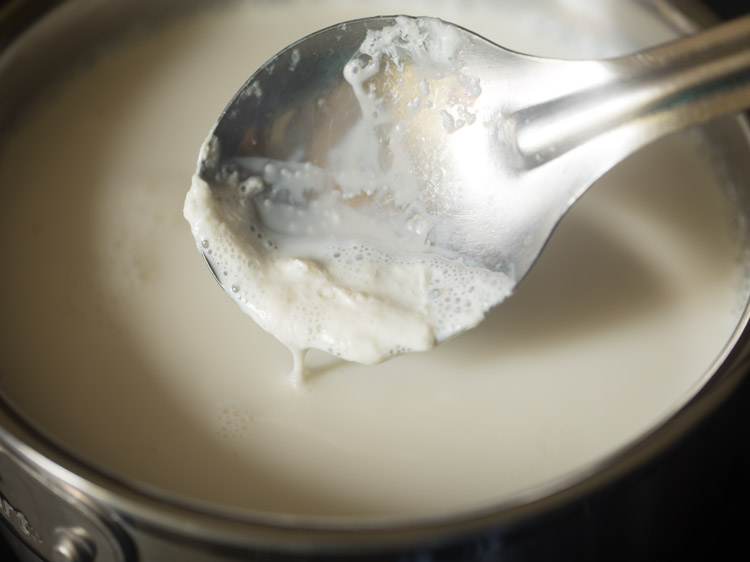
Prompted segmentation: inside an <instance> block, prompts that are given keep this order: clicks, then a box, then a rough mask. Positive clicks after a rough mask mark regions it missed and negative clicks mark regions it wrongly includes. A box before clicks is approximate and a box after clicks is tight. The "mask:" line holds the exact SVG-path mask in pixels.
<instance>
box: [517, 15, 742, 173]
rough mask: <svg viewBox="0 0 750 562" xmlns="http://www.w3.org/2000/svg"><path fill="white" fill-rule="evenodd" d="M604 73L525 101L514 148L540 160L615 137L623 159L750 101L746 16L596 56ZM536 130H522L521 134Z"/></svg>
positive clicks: (580, 62) (587, 62) (737, 108)
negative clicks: (535, 101)
mask: <svg viewBox="0 0 750 562" xmlns="http://www.w3.org/2000/svg"><path fill="white" fill-rule="evenodd" d="M576 64H578V65H584V64H586V65H591V64H600V65H601V68H599V69H598V70H599V71H600V72H601V73H604V74H605V75H606V76H607V77H608V78H607V79H606V80H603V81H602V83H600V84H597V85H595V86H593V87H588V88H585V89H583V90H579V91H576V92H573V93H570V94H567V95H565V96H563V97H559V98H556V99H553V100H550V101H547V102H543V103H542V104H540V105H537V106H535V107H533V108H532V109H533V112H534V114H535V115H536V116H539V118H538V119H533V120H532V123H531V124H530V129H533V131H532V130H527V131H525V132H526V133H527V134H525V135H524V136H523V137H521V138H519V140H520V141H521V143H520V146H519V148H520V149H521V151H522V152H523V153H525V154H527V155H534V157H535V158H534V160H535V163H536V165H539V164H543V163H545V162H548V161H550V160H552V159H554V158H557V157H558V156H560V155H562V154H565V153H566V152H568V151H570V150H572V149H573V148H576V147H578V146H580V145H582V144H585V143H587V142H588V141H592V140H595V139H597V140H602V141H606V138H605V137H606V135H609V136H610V138H613V139H614V138H615V137H616V143H613V144H616V145H618V146H617V149H616V152H618V153H619V155H618V156H617V157H616V158H617V159H620V158H623V157H624V156H626V155H627V154H629V153H632V152H634V151H635V150H637V149H638V148H640V147H642V146H644V145H646V144H648V143H649V142H651V141H653V140H656V139H657V138H660V137H663V136H666V135H668V134H670V133H673V132H676V131H678V130H680V129H684V128H686V127H689V126H691V125H695V124H699V123H704V122H706V121H709V120H711V119H713V118H715V117H719V116H721V115H727V114H731V113H736V112H739V111H741V110H742V109H746V108H750V16H745V17H742V18H738V19H736V20H733V21H730V22H728V23H725V24H721V25H718V26H716V27H713V28H711V29H708V30H706V31H703V32H701V33H696V34H694V35H690V36H687V37H685V38H682V39H678V40H676V41H673V42H670V43H667V44H664V45H660V46H658V47H654V48H651V49H648V50H645V51H641V52H639V53H636V54H633V55H628V56H624V57H619V58H614V59H608V60H604V61H600V62H599V63H596V62H592V61H577V62H573V65H576ZM532 132H533V133H536V134H528V133H532Z"/></svg>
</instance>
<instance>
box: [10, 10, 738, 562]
mask: <svg viewBox="0 0 750 562" xmlns="http://www.w3.org/2000/svg"><path fill="white" fill-rule="evenodd" d="M198 4H200V2H197V1H194V0H193V1H180V0H165V1H162V2H158V3H157V2H147V1H145V0H143V1H137V2H136V1H133V2H127V3H126V2H112V1H107V0H70V1H67V2H64V1H63V2H50V3H49V4H45V5H40V4H33V5H32V3H27V4H18V5H17V6H15V7H14V6H13V5H10V4H8V5H7V6H9V8H7V9H6V12H2V11H0V18H4V19H0V35H2V42H1V43H0V47H3V49H4V50H3V51H2V53H0V84H2V87H0V131H2V130H4V129H5V128H6V127H8V126H9V125H10V124H11V123H12V121H13V119H14V115H15V114H16V110H17V108H18V107H20V106H21V105H22V104H23V103H24V101H25V100H26V99H28V98H29V97H30V96H31V95H32V94H33V93H35V92H38V91H39V90H40V89H42V88H43V87H44V86H45V84H47V83H48V81H49V80H51V79H54V78H55V76H56V75H58V74H59V73H60V72H64V70H65V69H66V68H68V67H69V66H70V65H71V64H73V63H74V62H75V60H76V58H77V57H78V56H79V55H80V53H82V52H86V51H88V50H90V49H93V48H96V46H97V45H99V44H101V43H102V42H104V41H105V40H107V39H108V38H109V37H110V36H112V35H113V34H117V33H119V32H120V31H122V30H123V29H127V28H128V27H129V26H131V25H133V24H136V23H139V22H142V21H156V20H159V19H161V18H165V17H168V16H169V15H170V14H172V13H173V12H176V11H182V10H186V9H191V8H192V7H193V6H195V5H198ZM651 4H652V7H653V9H654V10H658V11H660V12H661V14H662V17H665V18H669V19H671V20H672V21H673V22H675V25H677V26H681V27H682V28H683V29H691V28H693V26H696V25H699V24H700V23H701V21H699V20H702V18H704V17H705V16H706V15H705V13H704V12H703V10H702V9H701V8H700V7H699V6H698V5H697V4H694V3H692V2H664V1H658V0H655V1H654V2H652V3H651ZM18 6H23V10H21V11H19V9H18ZM19 14H20V15H19ZM706 134H707V135H709V136H710V137H711V138H713V139H715V142H716V144H717V145H719V146H721V147H722V151H723V152H724V155H725V157H726V158H727V159H728V160H729V161H734V162H737V166H734V167H733V169H732V174H734V176H735V177H734V178H733V181H734V183H735V184H736V185H738V186H742V188H741V189H740V191H739V192H738V199H737V203H738V205H740V206H741V208H742V209H744V214H745V216H748V217H750V159H749V158H748V155H750V146H749V145H748V139H749V138H750V136H749V133H748V128H747V126H746V124H745V122H744V121H741V120H739V119H732V120H726V121H722V122H720V123H717V124H715V125H712V126H711V127H710V128H708V129H707V131H706ZM744 322H745V323H747V312H746V314H745V317H744ZM749 338H750V329H746V330H745V331H744V332H743V333H742V334H738V336H737V339H736V341H733V342H730V343H731V345H730V347H729V348H728V350H727V353H726V354H725V356H723V357H722V358H721V359H720V360H719V361H718V362H717V364H716V371H715V374H714V376H713V377H712V378H711V380H710V382H709V383H708V384H707V385H706V386H705V387H704V388H703V389H702V390H701V391H700V392H699V393H698V394H697V395H696V396H695V397H694V399H693V400H691V402H690V403H689V404H688V405H687V407H685V408H684V409H683V410H682V411H680V412H679V413H678V414H677V415H675V416H674V417H673V418H672V419H670V420H669V421H668V422H667V423H666V424H664V425H663V426H662V427H659V428H658V429H657V430H656V431H655V432H653V433H652V434H650V435H648V436H647V437H646V438H645V439H643V440H641V441H640V442H638V443H637V444H635V445H634V446H632V447H631V448H630V449H629V450H627V451H625V452H623V453H621V454H619V455H618V456H617V457H616V458H614V459H611V460H609V461H607V462H606V463H605V464H603V465H602V466H599V467H598V468H597V470H596V471H595V472H592V473H587V474H584V475H580V478H579V479H577V480H576V481H573V482H570V485H569V486H568V487H566V488H564V489H559V490H557V491H555V492H554V493H551V494H550V495H547V496H545V497H541V498H535V499H533V500H530V501H528V502H516V503H513V504H506V505H502V506H498V507H497V508H495V509H491V510H485V511H482V512H475V513H465V514H461V515H456V516H454V517H448V518H441V519H435V520H425V521H414V522H412V523H410V524H393V525H389V524H377V525H367V526H366V525H356V524H346V523H337V524H332V523H330V522H328V523H326V522H320V523H310V522H309V521H305V522H303V523H300V522H299V521H295V520H293V519H279V518H273V519H271V518H267V519H266V518H261V517H251V516H248V515H247V514H246V513H243V512H240V511H232V510H219V509H217V508H215V507H210V506H206V505H201V504H198V503H196V502H192V501H188V500H186V499H184V498H179V497H173V496H168V495H167V494H165V493H163V492H160V491H158V490H151V489H147V488H145V487H143V486H140V485H138V484H136V483H134V482H128V481H126V480H123V479H120V478H116V477H113V476H111V475H109V474H106V473H104V472H100V471H98V470H96V469H95V468H93V467H92V466H90V465H88V464H87V463H86V462H84V461H82V460H81V459H78V458H76V457H74V456H73V455H71V454H70V453H69V452H67V451H66V450H65V449H64V448H62V447H60V446H59V445H57V444H54V443H51V442H49V441H48V440H47V439H45V438H44V437H43V436H42V435H41V434H40V433H38V432H37V431H36V430H35V429H34V428H33V427H32V426H31V425H29V424H28V423H27V422H26V421H25V420H24V419H23V417H22V415H21V414H20V413H18V412H16V411H14V410H13V408H12V407H11V405H10V404H9V403H7V402H6V401H4V400H2V399H0V516H1V519H2V525H0V527H1V528H2V530H3V533H4V535H5V536H6V537H7V539H8V540H9V541H10V542H11V543H12V545H13V547H14V549H15V550H16V552H17V553H18V555H19V556H20V557H21V559H22V560H39V558H40V557H41V559H42V560H70V561H74V560H75V561H82V562H83V561H88V560H97V561H102V562H109V561H112V562H115V561H116V562H126V561H134V560H144V561H145V560H149V561H150V560H158V561H169V560H180V561H185V562H189V561H193V560H194V561H210V560H237V559H247V560H267V559H274V560H302V559H305V560H308V559H330V558H337V559H342V560H355V559H362V560H380V559H395V560H414V561H417V560H420V561H427V560H430V561H431V560H520V559H529V558H533V557H537V556H539V557H542V556H543V557H544V558H545V559H569V557H570V556H576V557H577V558H582V559H587V558H588V559H592V558H596V557H598V556H600V555H602V556H603V555H604V551H603V549H605V548H609V544H608V543H607V544H605V539H604V538H602V537H603V536H608V535H611V534H613V533H614V534H615V535H616V534H617V532H615V531H614V529H621V530H622V532H623V533H624V534H625V535H626V536H624V537H623V540H625V539H626V538H627V536H629V535H628V533H629V532H633V534H632V536H633V537H636V536H638V537H640V538H639V539H638V541H640V542H638V541H636V543H637V544H635V546H633V545H630V546H629V547H625V546H623V550H621V551H620V552H619V554H620V555H623V557H631V555H634V554H635V556H633V557H639V556H638V554H639V553H641V554H642V553H643V552H649V548H650V543H648V541H645V539H643V536H642V535H643V525H644V523H643V522H644V521H650V519H648V517H647V515H646V514H648V513H652V514H653V513H654V510H655V509H656V510H660V509H661V510H663V509H665V508H664V505H665V503H666V504H668V503H669V502H670V501H673V498H671V499H670V496H669V494H667V496H666V502H665V501H664V500H665V496H664V495H663V494H659V493H653V490H651V491H650V492H649V493H648V494H646V496H644V497H643V498H642V499H640V500H637V501H636V500H633V496H632V494H633V493H636V494H638V493H641V492H642V491H643V489H644V488H643V485H644V483H645V486H646V490H647V491H649V486H651V485H653V483H654V478H655V479H656V481H657V483H658V482H659V481H660V479H661V478H669V477H670V475H672V474H673V472H672V470H673V469H671V468H665V467H674V466H676V465H675V463H679V462H681V461H684V460H685V459H686V458H687V459H688V460H690V459H691V458H692V457H690V455H687V456H686V454H685V452H684V449H681V448H680V443H684V442H685V440H686V439H689V436H690V435H695V434H696V432H698V433H700V429H699V428H700V427H701V425H702V424H705V423H706V419H707V418H709V417H710V416H712V415H716V414H715V412H718V411H720V410H721V409H722V408H725V407H726V403H727V401H728V400H730V397H731V396H732V395H734V394H736V391H737V389H738V387H740V386H741V385H743V384H744V387H747V383H743V381H744V380H745V378H746V371H747V369H748V365H749V363H748V361H750V341H748V339H749ZM744 392H745V395H746V394H747V391H744ZM0 396H1V393H0ZM733 400H736V399H733ZM675 451H676V452H675ZM694 460H695V459H694V458H693V461H694ZM676 470H677V473H679V469H676ZM639 486H640V487H639ZM638 497H640V496H638ZM678 503H679V502H678ZM618 510H619V511H618ZM663 512H664V513H667V514H669V513H670V512H669V511H663ZM613 513H616V515H614V516H613ZM657 513H661V511H657ZM671 516H674V514H672V515H671ZM678 520H679V518H678ZM638 521H640V523H639V522H638ZM623 524H624V525H629V526H630V527H629V528H630V531H628V529H625V528H622V527H621V525H623ZM635 529H640V532H639V533H635V532H634V530H635ZM644 541H645V542H644ZM619 557H620V556H618V555H615V554H613V555H612V556H610V557H609V559H617V558H619Z"/></svg>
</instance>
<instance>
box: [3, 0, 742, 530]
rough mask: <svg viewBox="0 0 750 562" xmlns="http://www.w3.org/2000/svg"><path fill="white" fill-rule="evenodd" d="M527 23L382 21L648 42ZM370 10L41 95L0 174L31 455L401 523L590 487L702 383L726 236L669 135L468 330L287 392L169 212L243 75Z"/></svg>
mask: <svg viewBox="0 0 750 562" xmlns="http://www.w3.org/2000/svg"><path fill="white" fill-rule="evenodd" d="M537 4H538V8H539V9H538V10H531V8H530V7H529V3H528V2H494V3H489V4H486V3H484V2H472V3H461V6H460V7H455V8H454V7H452V6H451V4H450V3H447V2H446V3H440V2H436V3H433V2H430V3H427V2H424V3H421V2H416V3H408V4H405V3H403V2H399V3H392V2H382V3H378V12H382V13H396V12H404V11H408V12H411V13H412V14H414V15H419V14H420V13H421V14H429V15H433V16H438V17H441V18H443V19H446V20H448V21H455V22H456V23H458V24H461V25H464V26H466V27H468V28H470V29H474V30H476V31H477V32H479V33H481V34H483V35H485V36H488V37H490V38H495V39H497V40H498V41H499V42H502V43H503V44H504V45H507V46H508V47H510V48H515V49H518V50H525V51H532V52H535V53H538V54H549V55H556V56H578V57H582V56H592V55H612V54H616V53H618V52H624V51H626V50H627V49H629V48H632V46H635V45H646V44H649V43H652V42H654V41H657V40H661V39H664V38H667V37H669V36H670V32H669V31H668V30H667V29H666V28H664V27H663V26H661V25H660V24H658V23H657V22H655V21H653V20H652V19H650V17H649V16H648V15H647V13H646V12H642V11H641V10H640V9H639V8H638V5H637V4H627V5H626V4H625V3H621V2H615V1H612V2H606V3H605V2H602V3H600V5H601V11H600V12H597V11H591V10H589V8H590V4H588V5H587V6H586V11H585V15H586V19H585V20H584V23H581V25H582V26H583V27H575V26H574V25H573V24H572V23H568V22H570V21H575V22H579V23H580V22H581V20H579V19H577V18H578V17H580V16H581V15H582V13H583V12H579V11H578V8H577V4H576V3H565V7H563V6H562V3H558V2H549V3H547V2H539V3H535V4H533V6H534V8H536V7H537ZM295 6H296V7H299V9H303V8H304V9H305V10H306V11H305V16H304V17H297V16H292V15H291V12H290V11H289V10H290V9H291V8H294V7H295ZM371 6H372V4H371V3H364V2H363V3H355V2H343V1H342V2H336V1H333V0H331V1H327V0H326V1H324V2H321V3H315V4H312V3H309V2H292V3H288V2H277V3H273V4H271V3H258V4H257V5H254V4H250V3H242V4H241V5H239V6H238V7H236V8H233V9H230V10H229V11H226V12H224V11H219V12H216V13H210V12H209V13H206V14H202V15H200V16H199V17H196V18H193V19H189V20H187V21H184V22H181V23H178V24H175V25H174V26H170V27H168V28H165V29H163V30H161V31H159V33H158V34H156V35H154V36H153V37H139V38H137V39H136V40H133V42H130V43H127V44H125V45H123V46H122V47H120V48H118V49H115V50H113V51H111V52H109V53H107V55H106V56H105V57H102V59H101V60H100V61H99V62H98V63H96V64H93V65H92V66H91V67H90V68H87V69H86V70H85V71H81V72H79V73H78V74H76V75H75V76H73V77H71V79H70V81H69V82H68V83H67V84H65V85H64V86H62V87H60V88H59V89H58V90H57V91H55V92H54V94H49V95H48V96H46V97H45V99H44V101H43V103H39V104H37V105H36V106H34V109H33V111H32V112H31V113H30V114H29V116H27V118H26V119H25V121H24V124H23V127H22V128H21V129H20V130H19V131H17V132H16V133H15V134H14V135H13V136H12V137H11V138H10V140H9V142H8V143H7V144H6V145H5V146H3V147H2V150H1V151H0V185H2V186H3V205H2V207H0V235H1V236H2V239H3V240H4V241H5V244H4V255H3V258H4V267H3V275H2V277H1V279H0V285H1V287H2V290H1V291H0V310H2V318H3V320H2V324H1V326H2V328H0V330H1V332H0V338H1V339H0V341H2V344H1V345H2V354H1V355H0V373H1V375H0V376H1V377H2V378H0V388H1V389H2V392H3V396H5V397H7V398H8V399H9V400H10V401H11V402H12V403H13V404H14V405H15V406H16V407H17V408H18V409H19V410H20V411H21V412H23V413H24V415H25V416H26V417H27V418H28V419H29V420H30V421H31V422H32V423H34V424H35V425H36V426H37V427H39V428H40V429H41V430H42V431H44V432H45V433H46V434H47V435H49V436H50V437H51V438H53V439H55V440H56V441H58V442H60V443H62V444H64V445H65V446H66V447H67V448H69V449H70V450H71V451H72V452H74V453H75V454H77V455H80V456H82V457H83V458H85V459H87V460H88V461H90V462H91V463H93V464H94V465H96V466H98V467H101V468H102V469H104V470H106V471H108V472H111V473H114V474H117V475H120V476H122V477H125V478H128V479H129V480H130V481H133V482H136V483H144V484H147V485H149V486H155V487H157V488H161V489H164V490H167V491H169V492H173V493H178V494H182V495H183V496H185V497H186V498H188V499H200V500H205V501H209V502H214V503H216V504H219V505H229V506H234V507H239V508H244V509H248V510H253V511H258V512H274V513H291V514H295V515H302V516H304V515H316V516H347V517H349V518H377V517H386V518H412V517H419V516H425V515H426V516H433V515H440V514H445V513H451V512H455V511H458V510H464V509H473V508H476V507H482V506H486V505H489V504H493V503H496V502H500V501H503V500H508V499H512V498H516V497H518V494H525V493H528V492H529V491H531V490H535V489H538V488H539V487H540V486H546V485H549V484H550V483H553V482H555V481H557V480H559V479H563V478H566V477H568V476H570V475H571V474H575V473H576V471H579V470H581V469H584V468H587V467H590V466H593V465H595V464H596V463H599V462H601V461H602V460H604V459H607V458H608V457H609V456H610V455H611V454H613V453H615V452H617V451H618V450H620V449H621V448H622V447H624V446H626V445H628V444H630V443H632V442H633V441H634V440H636V439H638V438H639V437H641V436H642V435H644V433H646V432H648V431H650V430H651V429H653V428H654V427H656V426H657V425H658V424H659V423H661V422H663V421H664V420H665V419H667V418H668V416H669V415H671V414H672V413H673V412H675V411H676V410H677V409H678V408H680V407H681V406H682V405H683V404H684V403H685V401H686V400H687V399H689V398H690V397H691V396H692V395H693V394H694V393H695V392H696V391H697V390H698V389H699V388H700V387H701V385H702V384H703V383H704V382H705V379H706V374H707V373H708V371H709V369H710V368H711V367H712V365H713V362H714V361H715V360H716V358H717V357H719V356H720V354H721V353H722V350H723V347H724V345H725V343H726V342H727V341H729V340H730V338H731V335H732V333H733V330H734V328H735V326H736V324H737V322H738V319H739V318H740V316H741V313H742V307H743V306H744V302H745V300H746V292H745V289H744V268H743V265H742V261H741V257H742V256H741V254H742V251H741V248H740V247H739V245H738V243H737V242H736V240H737V238H738V237H737V234H738V233H737V229H736V224H737V220H736V217H735V216H734V215H733V214H732V212H733V211H732V208H731V204H730V202H729V200H728V198H727V197H726V195H725V191H724V186H723V185H722V183H721V181H720V180H719V179H717V178H719V177H720V176H721V174H717V173H715V169H713V168H712V165H713V162H714V161H713V160H712V156H711V153H710V149H709V147H707V146H706V145H705V144H704V143H703V142H702V139H701V136H700V134H699V133H697V132H695V131H693V132H688V133H687V134H684V135H681V136H678V137H675V138H672V139H669V140H667V141H665V142H661V143H659V144H658V145H655V146H653V147H650V148H649V149H648V150H645V151H643V152H641V153H639V154H637V155H635V156H634V157H633V158H632V159H630V160H629V161H628V162H626V163H625V164H623V165H621V166H619V167H618V168H616V169H615V170H613V171H612V173H610V174H608V175H607V176H606V177H605V178H604V179H603V180H602V181H600V182H599V183H598V184H597V185H596V186H594V187H593V188H592V189H591V190H590V191H589V192H588V193H587V194H586V195H585V197H584V198H583V199H582V200H581V201H580V202H579V203H577V204H576V206H575V208H574V209H573V210H572V211H571V212H570V214H569V215H568V216H567V217H566V218H565V219H564V220H563V222H562V224H561V225H560V227H559V228H558V229H557V230H556V232H555V233H554V235H553V237H552V239H551V240H550V243H549V245H548V246H547V248H546V249H545V251H544V253H543V255H542V257H541V259H540V261H539V262H538V263H537V264H536V265H535V266H534V268H533V269H532V271H531V272H530V273H529V275H528V276H527V277H526V279H525V280H524V281H523V283H521V284H520V285H519V286H518V288H517V291H516V293H515V294H514V295H513V296H512V297H511V298H510V299H508V300H507V301H506V302H505V303H503V304H502V305H501V306H500V307H499V308H497V309H496V310H495V311H493V312H492V313H491V314H490V315H489V317H488V318H487V319H486V320H485V321H484V322H483V323H482V324H481V325H480V326H479V327H478V328H476V329H475V330H472V331H470V332H468V333H466V334H464V335H462V336H460V337H458V338H456V339H454V340H451V341H449V342H447V343H446V344H444V345H441V346H438V347H437V348H435V349H433V350H431V351H429V352H425V353H415V354H408V355H402V356H399V357H396V358H394V359H393V360H390V361H388V362H385V363H383V364H380V365H375V366H361V365H357V364H353V363H348V362H345V361H342V360H339V359H334V358H331V357H330V356H326V355H324V354H322V353H316V352H311V353H310V354H309V357H308V360H309V363H310V376H309V380H308V382H307V384H306V385H305V386H304V387H303V388H302V389H301V391H294V390H293V389H291V388H290V387H289V385H288V383H287V381H286V380H285V378H284V377H283V375H281V376H280V374H283V373H285V372H288V371H289V370H290V368H291V358H290V357H289V354H288V351H287V350H286V348H285V347H284V346H283V345H282V344H280V343H278V342H277V341H276V340H275V339H274V338H273V337H271V336H269V335H268V334H267V333H266V332H264V331H263V330H262V329H261V328H259V327H258V326H257V325H255V323H254V322H252V321H250V320H249V319H248V318H247V317H246V316H245V315H244V314H243V313H242V312H241V311H240V310H239V309H237V307H236V306H235V304H234V303H233V302H231V300H230V299H228V298H227V297H226V295H225V294H224V293H223V291H222V290H221V289H220V288H219V287H218V286H217V284H216V282H215V281H214V280H213V279H212V277H211V275H210V274H209V273H208V272H207V270H206V266H205V264H204V263H203V261H202V259H201V258H200V256H199V255H198V253H197V252H196V251H195V243H194V241H193V239H192V237H191V235H190V232H189V229H188V227H187V225H186V223H185V221H184V219H183V218H182V216H181V211H182V201H183V198H184V194H185V189H186V186H187V185H189V183H190V177H191V174H192V172H193V169H194V165H195V158H196V154H197V151H198V148H199V146H200V143H201V141H202V139H203V138H204V137H205V134H206V132H207V131H208V130H209V129H210V127H211V125H212V123H213V121H214V120H215V118H216V117H217V116H218V114H219V112H220V111H221V109H222V108H223V107H224V105H225V103H226V102H227V100H229V99H230V98H231V96H232V95H233V93H234V92H235V91H236V89H237V88H238V87H239V86H240V85H241V84H242V82H243V81H244V80H245V79H246V78H247V76H249V75H250V74H251V73H252V72H253V71H254V70H255V69H256V68H257V67H258V66H259V65H260V64H262V63H263V61H264V60H266V59H267V58H268V57H270V56H271V55H272V54H274V53H275V52H276V51H278V50H279V49H281V48H282V47H283V46H285V45H286V44H288V43H290V42H292V41H294V40H296V39H298V38H299V37H301V36H302V35H304V34H305V33H307V32H309V31H313V30H315V29H318V28H322V27H324V26H326V25H329V24H333V23H336V22H338V21H341V20H345V19H349V18H352V17H357V16H365V15H371V13H372V10H373V8H372V7H371ZM519 7H524V8H525V10H521V11H517V10H518V8H519ZM605 7H606V9H605ZM608 10H612V12H611V13H613V14H615V15H614V17H612V19H610V16H608V15H607V14H609V13H610V12H608ZM571 15H572V17H573V20H571V19H568V18H569V17H570V16H571ZM511 16H512V17H511ZM623 22H628V24H630V23H631V22H632V23H633V25H632V26H631V25H627V26H623ZM238 52H242V53H245V56H243V57H241V58H238V57H237V53H238Z"/></svg>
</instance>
